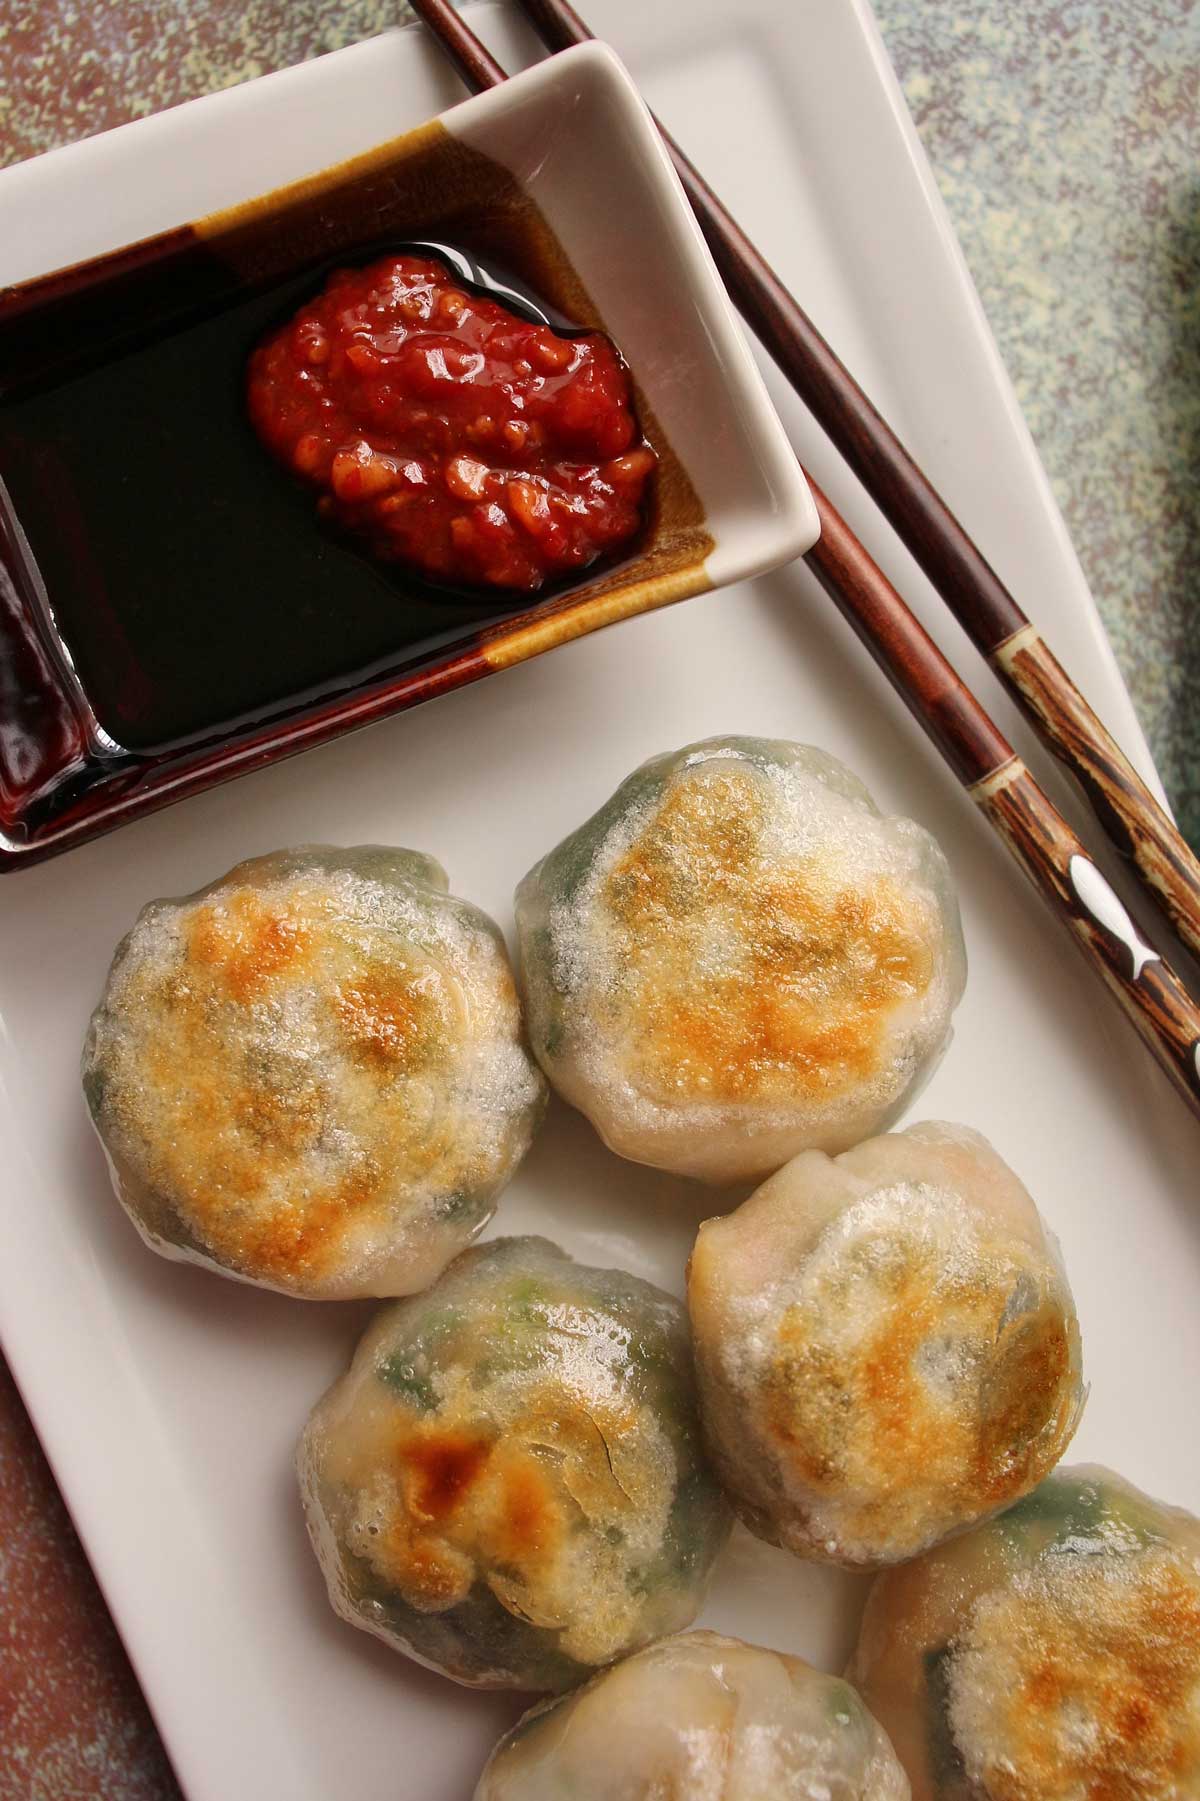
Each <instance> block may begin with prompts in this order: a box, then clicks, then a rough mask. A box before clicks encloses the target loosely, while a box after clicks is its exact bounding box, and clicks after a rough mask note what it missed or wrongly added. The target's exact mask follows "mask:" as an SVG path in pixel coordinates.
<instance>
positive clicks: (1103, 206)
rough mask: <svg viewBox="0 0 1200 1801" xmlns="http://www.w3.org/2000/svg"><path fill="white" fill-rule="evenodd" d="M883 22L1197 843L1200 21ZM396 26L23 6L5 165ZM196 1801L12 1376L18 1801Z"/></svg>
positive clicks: (899, 11)
mask: <svg viewBox="0 0 1200 1801" xmlns="http://www.w3.org/2000/svg"><path fill="white" fill-rule="evenodd" d="M831 3H835V0H831ZM778 4H779V5H780V6H785V5H786V4H787V0H778ZM875 7H876V12H877V14H878V17H879V20H880V24H881V25H882V28H883V32H884V36H885V38H886V41H887V44H888V48H889V50H890V52H891V54H892V57H893V60H894V61H895V63H896V66H897V68H898V69H899V71H900V75H901V78H902V80H903V83H904V89H905V92H906V94H907V96H908V101H909V104H910V106H911V108H912V111H913V113H914V116H915V118H916V121H917V125H918V127H919V129H920V132H921V136H922V138H923V140H924V143H925V147H926V149H927V151H928V153H929V156H930V158H931V160H932V163H933V166H934V169H935V170H936V172H937V176H938V179H939V181H940V183H941V187H942V191H943V193H944V195H945V197H946V200H947V203H948V205H949V207H950V212H951V215H952V217H953V219H954V222H955V225H956V226H957V229H958V232H959V236H960V238H961V239H962V243H963V248H964V250H965V251H966V256H967V261H968V263H969V264H970V266H971V269H972V272H973V274H974V277H975V280H976V283H977V284H978V286H979V289H980V292H981V294H982V297H983V303H984V306H985V308H986V310H987V314H988V317H989V319H990V320H991V324H992V328H993V330H994V331H995V334H996V336H997V338H998V340H999V344H1000V349H1001V352H1002V354H1003V356H1004V358H1005V361H1006V362H1007V364H1008V368H1009V371H1010V373H1011V375H1012V377H1013V380H1014V382H1015V384H1016V388H1017V393H1018V396H1019V398H1020V401H1021V404H1022V406H1023V408H1024V411H1025V416H1026V418H1027V419H1028V421H1029V424H1030V426H1031V428H1032V431H1033V435H1034V438H1035V440H1036V441H1037V444H1038V447H1039V449H1040V451H1041V454H1042V458H1043V460H1044V462H1045V464H1046V466H1047V468H1048V470H1049V473H1050V477H1051V480H1052V482H1053V484H1054V487H1055V490H1056V492H1057V495H1058V498H1059V502H1060V504H1061V506H1062V509H1063V512H1064V514H1065V515H1066V520H1067V525H1068V527H1069V529H1070V531H1071V534H1072V536H1073V538H1074V540H1075V544H1076V547H1077V549H1078V551H1079V554H1080V557H1081V559H1082V561H1083V565H1084V568H1085V570H1086V572H1087V575H1088V577H1089V580H1090V582H1091V585H1092V590H1093V592H1094V594H1095V596H1096V599H1097V601H1098V603H1099V606H1100V610H1101V612H1102V614H1103V617H1104V621H1105V624H1106V626H1107V627H1108V631H1109V633H1110V635H1111V637H1112V640H1113V644H1114V646H1115V648H1116V652H1117V656H1118V659H1119V661H1120V663H1121V667H1122V669H1123V670H1124V673H1125V678H1126V680H1127V682H1128V683H1129V686H1130V689H1131V691H1132V694H1133V698H1134V702H1135V704H1136V706H1137V709H1138V713H1139V715H1140V717H1141V720H1142V722H1143V725H1144V726H1145V728H1146V731H1147V734H1148V736H1149V738H1150V743H1151V746H1152V749H1153V751H1154V755H1155V757H1156V759H1157V762H1158V766H1159V769H1160V770H1161V772H1162V775H1163V779H1164V781H1165V783H1166V786H1167V789H1168V792H1169V793H1170V795H1171V798H1172V801H1173V802H1174V805H1175V808H1176V810H1177V812H1178V814H1179V816H1180V818H1181V820H1182V822H1183V824H1184V828H1185V830H1186V831H1187V833H1188V835H1189V837H1190V838H1191V839H1192V841H1193V843H1195V844H1197V846H1200V633H1197V631H1196V629H1195V618H1196V610H1197V606H1198V604H1200V506H1198V505H1197V501H1196V486H1197V479H1198V477H1200V8H1197V6H1196V4H1195V0H946V3H945V4H930V0H875ZM585 10H586V9H585ZM402 13H403V7H402V5H400V4H396V3H393V4H389V3H388V0H341V4H339V5H338V6H336V7H335V6H331V5H329V4H328V3H327V0H91V4H90V5H88V6H83V5H82V4H80V0H6V4H5V5H4V6H3V7H2V8H0V162H15V161H17V160H18V159H20V158H22V157H26V156H34V155H36V154H37V153H38V152H39V151H42V150H48V149H50V148H51V147H52V146H53V145H55V144H60V143H65V142H67V141H69V140H70V139H73V138H78V137H84V136H86V135H88V134H90V133H92V132H96V131H102V130H104V129H105V128H106V127H108V126H111V125H117V124H120V123H121V122H122V121H123V120H125V119H128V118H132V117H135V116H137V115H139V114H143V113H149V112H153V111H156V110H157V109H158V108H160V107H164V106H172V105H174V104H176V103H177V102H178V101H181V100H186V99H190V98H191V97H192V96H193V95H196V94H202V93H206V92H208V91H209V90H210V89H213V88H217V87H223V86H226V85H228V84H230V83H232V82H235V81H242V80H246V79H248V78H250V77H251V76H254V75H260V74H263V73H265V72H266V71H267V70H269V69H274V68H282V67H284V66H286V65H287V64H289V63H293V62H296V61H298V60H300V59H301V58H303V57H309V56H316V55H319V54H320V53H321V52H323V51H326V50H332V49H336V48H337V47H339V46H340V45H342V44H346V43H350V42H353V41H355V40H356V39H358V38H362V37H366V36H369V35H371V34H372V33H374V32H377V31H380V30H382V29H384V28H385V27H386V26H388V25H391V24H394V23H395V22H396V21H397V19H398V18H399V17H401V16H402ZM600 16H602V7H601V6H600V5H599V4H597V5H596V6H595V7H594V8H593V18H597V17H600ZM177 1793H178V1790H177V1788H176V1786H175V1784H174V1781H173V1779H172V1776H171V1772H170V1768H169V1766H168V1764H167V1760H166V1758H165V1756H164V1753H163V1751H162V1748H161V1745H160V1744H159V1742H158V1738H157V1735H156V1733H155V1731H154V1727H153V1724H152V1722H151V1720H150V1718H149V1716H148V1714H147V1712H146V1708H145V1705H144V1703H143V1702H142V1700H141V1697H140V1695H139V1693H138V1689H137V1685H136V1683H135V1681H134V1679H133V1676H132V1674H131V1672H130V1670H129V1668H128V1665H127V1663H126V1662H125V1660H124V1657H123V1654H122V1652H121V1648H120V1645H119V1642H118V1640H117V1637H116V1634H115V1632H114V1630H113V1628H112V1625H111V1623H110V1622H109V1619H108V1616H107V1614H106V1612H105V1609H104V1604H103V1601H102V1599H101V1597H100V1594H99V1592H98V1590H97V1588H96V1586H95V1583H94V1581H93V1579H92V1577H91V1575H90V1572H89V1570H88V1567H87V1564H86V1562H85V1560H84V1558H83V1555H82V1553H81V1551H80V1550H79V1547H78V1545H77V1543H76V1541H75V1539H74V1536H73V1533H72V1530H71V1526H70V1522H69V1520H68V1518H67V1515H66V1512H65V1509H64V1508H63V1506H62V1503H61V1501H60V1500H59V1498H58V1495H57V1492H56V1490H55V1487H54V1483H53V1479H52V1477H51V1475H50V1472H49V1470H48V1469H47V1467H46V1465H45V1462H44V1460H43V1459H42V1457H41V1455H40V1452H39V1451H38V1448H37V1443H36V1440H35V1438H34V1435H33V1432H32V1429H31V1427H30V1426H29V1423H28V1421H27V1419H26V1418H25V1416H24V1413H23V1412H22V1409H21V1405H20V1401H19V1399H18V1398H17V1395H16V1392H15V1390H14V1389H13V1387H12V1384H11V1382H10V1381H9V1380H8V1378H7V1376H6V1375H5V1374H4V1371H3V1367H2V1365H0V1801H24V1798H25V1797H29V1798H31V1801H34V1798H36V1801H85V1798H91V1797H105V1801H160V1798H162V1797H166V1796H174V1795H176V1794H177Z"/></svg>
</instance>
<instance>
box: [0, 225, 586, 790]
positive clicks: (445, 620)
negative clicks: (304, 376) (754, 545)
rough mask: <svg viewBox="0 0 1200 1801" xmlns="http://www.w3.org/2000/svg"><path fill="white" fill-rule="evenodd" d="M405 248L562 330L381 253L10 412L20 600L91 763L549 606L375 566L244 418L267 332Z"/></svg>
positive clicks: (442, 249)
mask: <svg viewBox="0 0 1200 1801" xmlns="http://www.w3.org/2000/svg"><path fill="white" fill-rule="evenodd" d="M403 251H414V252H417V253H420V254H424V255H436V256H438V257H439V259H440V260H441V261H443V262H445V263H446V264H447V265H448V267H449V268H450V270H451V271H452V273H453V275H454V277H455V278H456V280H458V281H460V282H461V283H462V284H463V285H464V286H466V287H472V288H475V289H477V290H478V291H480V292H482V293H484V294H486V295H488V296H489V297H491V298H494V299H499V300H501V301H503V302H504V303H505V304H506V305H508V306H510V307H511V308H512V309H513V310H514V311H517V312H521V313H524V314H525V315H526V316H527V317H530V318H533V319H536V320H539V321H541V322H544V323H549V324H551V325H553V327H554V328H555V329H556V330H568V331H569V330H570V326H569V324H568V322H567V321H566V320H564V319H562V317H561V316H560V315H557V314H555V313H554V312H552V311H551V310H550V309H548V308H546V307H544V306H543V305H541V304H540V303H539V302H537V301H535V299H534V297H533V296H532V295H531V294H529V293H528V291H527V290H525V289H523V288H522V287H521V286H520V285H519V284H517V283H516V282H515V281H513V280H511V279H510V278H509V277H508V276H507V275H506V273H505V272H504V271H503V270H502V269H500V268H498V267H496V266H495V265H494V264H491V263H489V264H488V265H487V266H484V265H483V264H481V263H480V262H479V261H477V260H476V259H475V258H473V257H472V256H471V255H470V254H469V253H468V252H467V251H466V250H465V249H463V248H461V247H458V246H450V245H445V244H434V243H430V242H428V241H424V240H422V241H399V240H395V239H390V240H388V241H387V242H386V243H381V244H375V245H371V246H368V247H367V248H366V249H356V251H355V253H354V254H353V255H352V256H348V255H345V254H342V255H339V256H336V257H333V258H330V259H329V260H328V261H327V262H324V263H322V264H318V265H315V266H310V267H308V268H307V269H305V270H304V271H303V272H302V273H300V274H297V275H295V276H293V277H290V278H289V279H287V280H285V281H282V282H275V283H272V284H271V286H270V288H269V290H268V291H265V292H264V291H257V292H254V291H252V292H250V293H248V294H247V293H246V291H245V290H244V289H243V290H242V291H241V292H240V293H239V294H238V295H237V296H236V297H235V298H234V300H233V301H232V302H231V303H226V304H223V305H219V306H218V307H217V308H215V309H214V310H210V311H208V312H207V313H202V314H201V315H200V316H199V317H196V316H191V317H187V318H185V319H184V320H183V321H182V322H181V323H175V324H173V325H172V326H171V327H169V328H167V329H160V330H158V331H151V332H150V333H148V334H147V335H145V336H144V337H142V338H140V339H138V340H136V341H134V342H133V343H130V344H127V345H125V346H123V347H121V348H120V350H119V351H118V353H117V354H111V353H110V354H107V355H106V356H105V357H104V358H102V359H98V360H95V361H93V362H92V364H91V365H90V366H88V365H84V366H78V365H76V366H71V365H70V364H69V363H68V364H67V365H66V367H65V369H62V370H59V371H56V372H55V373H54V374H53V375H52V376H50V377H48V378H46V379H45V380H44V381H42V382H41V383H39V384H38V385H36V386H34V387H33V388H31V389H27V390H26V391H24V392H19V393H15V394H11V395H8V396H6V397H4V398H3V399H2V400H0V479H2V481H3V484H4V486H5V487H6V488H7V491H8V496H9V499H10V504H11V509H12V513H13V514H14V515H15V519H16V520H17V521H19V524H20V528H21V531H20V533H19V534H15V535H14V534H12V533H11V531H10V533H9V542H10V547H11V544H12V542H13V541H14V536H15V537H16V538H19V537H20V536H21V535H23V539H24V544H23V546H22V547H21V554H22V558H23V559H24V560H25V568H24V579H22V572H21V570H20V568H19V567H18V570H17V580H18V587H19V588H21V589H23V590H24V591H25V595H26V604H27V606H28V607H29V609H30V611H31V613H37V612H39V611H40V612H41V614H42V615H43V626H45V623H46V622H45V619H44V615H45V612H46V611H47V610H48V612H49V615H50V621H49V623H50V625H51V627H52V631H51V637H52V638H54V639H56V640H57V642H56V643H48V644H47V649H48V650H49V651H50V652H51V654H52V655H54V657H55V660H56V661H59V662H61V661H62V658H63V656H64V654H65V658H66V660H67V661H68V662H69V664H70V665H71V666H72V667H73V669H74V671H75V674H76V676H77V678H78V682H79V685H80V687H81V688H82V690H83V694H84V695H86V701H87V710H88V711H90V714H91V715H92V716H93V719H94V722H95V725H96V726H98V728H99V731H98V732H94V733H93V734H92V736H93V739H94V742H93V744H92V746H91V750H92V754H93V756H95V755H99V756H100V758H101V759H102V760H104V759H112V760H115V761H117V762H120V761H122V760H123V758H122V753H125V755H126V756H127V755H128V754H129V753H136V754H141V755H145V754H147V753H152V752H158V751H162V750H164V749H167V748H170V747H174V746H179V745H183V744H188V743H202V742H203V741H204V740H205V739H207V738H210V737H212V736H214V735H215V734H217V733H224V732H227V731H228V730H229V729H231V728H236V727H239V726H243V725H245V724H248V723H250V722H254V721H260V720H269V719H271V718H275V717H280V716H282V715H284V714H286V713H290V712H293V711H296V710H297V709H299V708H301V707H303V706H304V705H306V704H311V703H312V702H313V701H314V700H318V699H320V698H322V697H326V696H332V695H336V694H338V693H341V692H344V691H345V690H347V689H349V688H354V687H358V686H359V685H360V684H362V683H363V682H364V681H365V680H369V679H370V678H371V677H373V676H375V675H380V676H382V675H384V674H387V673H390V672H392V671H398V670H402V669H404V668H405V667H407V666H409V665H412V664H416V663H420V662H423V661H425V660H426V659H428V658H429V657H430V656H431V655H433V654H435V653H437V652H438V651H439V650H442V649H443V648H445V647H448V646H452V645H454V644H456V643H459V642H461V641H462V640H463V638H464V637H467V636H472V635H474V634H475V633H477V632H478V631H479V630H480V629H482V628H485V627H487V626H488V625H490V624H493V623H496V622H499V621H501V620H504V619H507V618H510V617H511V616H512V615H513V614H515V613H517V612H521V611H523V610H526V609H527V608H528V607H529V605H530V604H531V600H534V599H536V600H542V599H544V598H545V597H546V595H547V594H548V593H550V592H552V591H553V590H550V589H543V590H541V591H540V592H539V593H538V594H537V595H536V596H530V595H529V594H524V593H522V594H511V595H509V594H503V593H500V594H497V593H495V592H492V593H486V594H485V593H481V592H478V591H468V590H455V589H449V588H444V587H441V586H436V587H435V586H434V585H432V584H430V583H428V582H425V581H423V580H422V579H421V578H420V577H419V576H418V575H416V574H414V573H413V572H411V571H409V570H406V569H404V568H402V567H399V566H395V565H386V564H381V563H376V562H372V561H370V560H369V559H368V558H367V557H366V556H364V555H363V554H362V553H361V552H360V551H359V550H358V549H357V548H355V546H354V545H353V544H351V543H349V542H347V541H346V540H345V539H343V538H340V537H338V536H337V535H336V534H335V533H333V532H332V531H330V530H327V529H326V528H324V527H322V526H321V525H320V524H319V523H318V520H317V516H316V506H315V499H314V496H313V494H312V493H311V491H309V490H307V489H305V488H303V487H301V486H300V485H299V484H298V483H296V482H295V481H294V480H293V479H292V477H291V476H290V475H289V474H288V473H287V472H286V471H285V470H283V469H281V468H280V467H279V466H278V465H277V464H276V463H275V462H274V461H273V460H272V458H271V457H270V456H269V454H268V453H267V452H266V451H265V449H264V448H263V446H262V445H261V444H260V443H259V441H258V439H257V438H256V437H255V435H254V433H253V431H252V430H251V428H250V426H249V424H248V423H247V421H246V417H245V399H244V380H245V368H246V362H247V359H248V357H249V355H250V352H251V350H252V349H253V347H254V345H255V344H256V343H257V342H258V340H259V339H260V338H261V337H262V336H263V335H264V333H266V332H267V331H268V330H269V329H270V328H271V327H272V326H274V325H275V324H276V323H277V322H279V321H280V320H281V319H284V318H287V317H289V316H290V315H291V314H292V313H293V312H294V311H295V309H296V308H297V307H298V306H299V305H301V304H302V302H303V301H305V300H306V299H308V298H309V297H310V296H311V295H313V294H315V293H316V292H317V291H318V290H319V289H320V287H321V286H322V284H323V282H324V280H325V278H326V276H327V275H328V273H329V272H330V270H331V269H333V268H335V267H338V266H339V265H344V264H354V265H363V264H366V263H368V262H370V261H372V260H373V259H374V258H375V257H378V256H381V255H384V254H387V253H393V252H403ZM64 352H65V353H67V354H69V347H64ZM9 523H10V525H11V520H10V521H9ZM30 561H31V562H32V565H33V567H32V568H31V567H30V566H29V563H30ZM576 579H577V578H576Z"/></svg>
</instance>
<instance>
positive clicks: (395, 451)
mask: <svg viewBox="0 0 1200 1801" xmlns="http://www.w3.org/2000/svg"><path fill="white" fill-rule="evenodd" d="M248 404H249V412H250V419H251V422H252V424H253V426H254V428H255V430H256V431H257V432H258V434H259V436H260V437H261V438H262V440H263V442H264V443H265V444H266V445H267V446H268V447H269V449H270V450H272V451H273V452H274V454H275V455H276V456H277V457H279V458H280V460H281V461H282V462H284V463H285V464H287V466H288V467H289V468H290V469H292V470H294V471H295V473H296V474H297V475H299V476H300V477H302V479H303V480H304V481H306V482H307V483H309V484H310V485H311V486H313V487H314V488H316V489H317V490H318V492H319V493H320V495H321V500H320V503H319V505H320V510H321V511H322V513H323V514H324V515H325V516H326V517H328V518H329V519H330V520H331V521H333V522H335V523H336V524H338V525H339V526H341V527H343V528H345V529H346V530H348V531H350V532H352V533H354V534H355V536H357V537H359V538H361V539H363V540H365V542H366V544H367V546H368V547H369V549H370V550H371V551H372V552H373V553H374V555H376V556H378V557H381V558H384V559H387V560H388V561H402V562H406V563H410V564H412V565H413V566H414V567H415V568H417V569H419V570H420V571H421V572H422V573H423V574H424V575H426V576H429V577H431V578H432V579H433V580H434V581H440V582H447V583H453V584H456V585H457V584H462V585H465V586H472V587H474V586H488V587H498V588H516V589H536V588H540V587H541V586H542V585H543V584H544V583H546V582H548V581H553V580H556V579H560V578H562V577H564V576H566V575H568V574H570V573H571V572H573V571H577V570H580V569H582V568H583V567H584V566H585V565H586V564H588V563H590V562H592V561H593V560H594V559H595V558H597V557H601V556H608V555H611V554H612V553H613V552H614V551H616V550H618V549H619V548H620V547H621V546H622V545H624V544H626V543H628V542H629V540H630V539H631V538H633V537H634V535H635V534H636V533H637V531H638V530H639V528H640V526H641V523H642V518H643V507H644V502H645V498H646V489H647V484H648V482H649V481H650V478H651V475H652V473H653V470H654V467H655V463H656V458H655V454H654V452H653V450H651V448H650V446H649V445H648V444H647V443H646V442H645V441H644V440H643V438H642V437H641V434H640V432H639V429H638V424H637V420H636V418H635V416H634V413H633V406H632V398H631V394H630V385H629V378H628V376H627V374H626V372H625V369H624V367H623V365H622V363H621V360H620V358H619V357H618V355H617V353H616V351H615V350H614V349H613V347H612V345H611V344H610V343H609V342H608V340H607V339H606V338H604V337H603V336H601V335H600V334H599V333H589V334H587V335H586V336H578V337H570V338H567V337H560V336H559V335H558V334H557V333H556V332H554V331H552V330H551V329H550V327H549V326H545V325H538V324H533V323H531V322H529V321H528V320H525V319H522V318H520V317H518V316H517V315H516V314H515V313H513V312H510V311H509V310H508V308H507V307H504V306H502V305H501V304H500V303H499V302H498V301H495V300H488V299H484V298H482V297H481V296H480V295H478V294H474V293H470V292H468V291H467V290H465V289H464V288H461V287H457V286H456V285H455V283H454V282H453V280H452V279H451V277H450V275H449V273H448V271H447V270H446V269H445V268H444V267H443V265H442V264H441V263H439V262H436V261H433V260H431V259H429V258H425V257H420V256H389V257H385V258H383V259H382V260H381V261H379V262H375V263H372V264H370V265H369V266H368V267H367V268H365V269H339V270H338V271H336V272H335V273H334V274H333V275H331V276H330V277H329V280H328V281H327V282H326V284H325V289H324V291H323V293H321V294H320V295H319V296H318V297H317V299H315V300H313V301H310V302H309V303H308V304H307V305H306V306H303V307H301V309H300V311H299V312H298V313H297V314H296V315H295V317H294V318H293V319H291V320H290V321H289V323H288V324H286V325H284V326H282V327H280V328H279V329H278V330H277V331H275V332H273V333H272V334H271V336H270V337H268V338H266V339H264V341H263V342H262V343H261V344H260V345H259V346H258V348H257V349H256V350H255V351H254V353H253V355H252V357H251V359H250V368H249V385H248Z"/></svg>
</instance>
